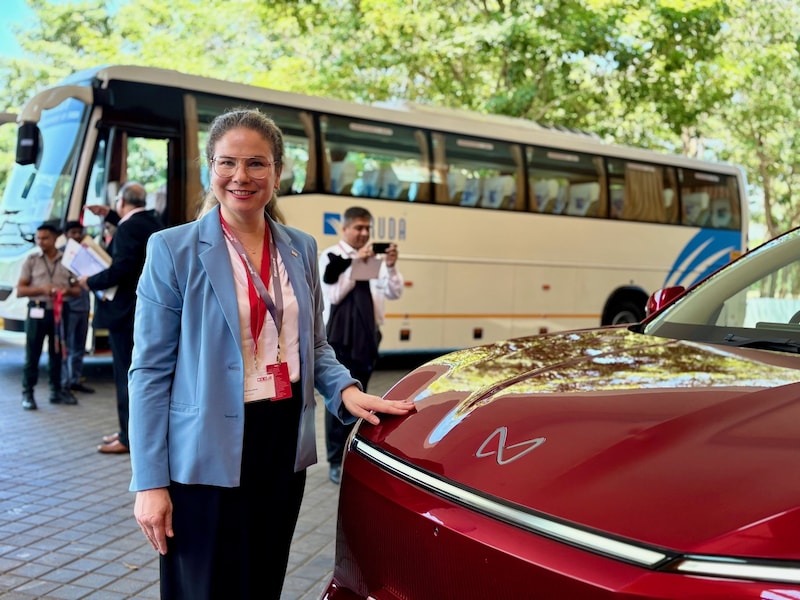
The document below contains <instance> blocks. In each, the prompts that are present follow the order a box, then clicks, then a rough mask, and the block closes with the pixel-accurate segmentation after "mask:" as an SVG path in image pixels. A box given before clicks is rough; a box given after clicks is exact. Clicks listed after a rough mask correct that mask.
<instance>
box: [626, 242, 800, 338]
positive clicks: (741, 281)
mask: <svg viewBox="0 0 800 600" xmlns="http://www.w3.org/2000/svg"><path fill="white" fill-rule="evenodd" d="M640 329H641V330H642V331H643V332H644V333H647V334H651V335H657V336H661V337H667V338H675V339H684V340H692V341H698V342H714V343H721V344H727V345H735V346H743V347H750V348H762V349H767V350H777V351H782V352H800V230H794V231H792V232H789V233H787V234H784V235H783V236H780V237H778V238H775V239H774V240H771V241H769V242H767V243H766V244H764V245H763V246H760V247H759V248H757V249H755V250H753V251H751V252H749V253H747V254H746V255H745V256H743V257H741V258H740V259H739V260H737V261H735V262H734V263H732V264H730V265H728V266H727V267H725V268H723V269H722V270H720V271H718V272H717V273H716V274H714V275H712V276H711V277H709V278H708V279H706V280H705V281H703V282H701V283H700V284H698V285H697V286H695V287H694V288H692V289H690V290H689V291H688V292H687V293H686V294H685V295H684V296H682V297H681V298H679V299H678V300H677V301H675V302H674V303H673V304H672V305H670V306H669V307H667V308H666V309H665V310H664V311H663V312H661V313H659V314H657V315H656V316H655V317H654V318H653V319H652V320H650V321H648V322H646V323H645V324H644V325H643V326H641V327H640Z"/></svg>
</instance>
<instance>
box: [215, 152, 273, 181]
mask: <svg viewBox="0 0 800 600" xmlns="http://www.w3.org/2000/svg"><path fill="white" fill-rule="evenodd" d="M240 161H241V162H243V163H244V170H245V172H246V173H247V175H248V176H249V177H252V178H253V179H264V177H266V176H267V175H269V170H270V169H271V168H272V167H273V165H278V164H280V162H281V161H279V160H273V161H272V162H270V161H268V160H264V159H263V158H260V157H258V156H249V157H245V158H235V157H233V156H215V157H214V158H212V159H211V167H212V168H213V169H214V173H216V174H217V175H219V176H220V177H233V175H234V173H236V171H237V169H238V168H239V162H240Z"/></svg>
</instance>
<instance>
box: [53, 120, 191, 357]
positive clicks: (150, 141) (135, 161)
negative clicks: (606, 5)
mask: <svg viewBox="0 0 800 600" xmlns="http://www.w3.org/2000/svg"><path fill="white" fill-rule="evenodd" d="M178 142H179V138H178V136H177V134H176V133H175V132H169V131H164V130H163V129H162V130H147V129H142V128H131V127H122V126H111V127H107V126H102V125H101V126H100V127H99V132H98V136H97V146H96V149H95V153H94V160H93V162H92V166H91V170H90V172H89V173H88V176H87V177H86V182H87V184H86V190H85V194H84V202H83V203H82V204H77V203H73V205H72V206H70V211H69V214H68V217H67V218H68V220H73V219H74V220H81V222H82V223H83V225H84V228H85V230H86V234H87V235H90V236H92V237H93V238H94V240H95V241H96V242H97V243H98V244H100V245H101V246H102V247H107V246H108V244H109V243H110V242H111V239H112V238H113V235H114V229H115V228H114V226H113V225H111V224H110V223H106V222H105V219H103V218H102V217H99V216H96V215H94V214H93V213H92V212H91V211H89V210H85V206H88V205H92V204H100V205H104V206H108V207H109V208H111V209H113V208H114V206H115V202H116V197H117V194H118V193H119V190H120V188H121V186H122V185H123V184H124V183H126V182H129V181H138V182H140V183H141V184H142V185H144V187H145V189H146V190H147V209H148V210H153V211H155V212H156V213H157V214H158V215H159V217H160V218H161V219H162V221H163V222H164V225H165V226H166V225H169V224H171V222H172V219H171V215H174V214H175V213H176V211H175V210H174V209H173V210H171V209H170V207H169V203H168V198H169V197H170V191H171V189H174V188H176V185H177V184H176V183H175V182H177V181H179V180H180V174H179V171H180V163H181V162H182V161H180V160H178V156H179V155H180V154H181V153H180V151H179V150H176V148H178V147H179V146H180V144H179V143H178ZM178 197H180V196H178ZM178 204H180V203H178ZM179 208H180V207H179ZM97 301H98V300H97V298H96V296H95V295H94V294H93V295H92V311H94V306H95V302H97ZM90 325H91V322H90ZM86 344H87V350H88V351H89V352H102V351H106V350H108V332H107V331H106V330H96V331H95V330H93V329H90V335H89V336H88V337H87V342H86Z"/></svg>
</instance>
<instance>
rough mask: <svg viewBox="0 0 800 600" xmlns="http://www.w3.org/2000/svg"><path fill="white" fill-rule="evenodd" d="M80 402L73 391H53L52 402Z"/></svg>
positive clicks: (70, 403)
mask: <svg viewBox="0 0 800 600" xmlns="http://www.w3.org/2000/svg"><path fill="white" fill-rule="evenodd" d="M77 403H78V399H77V398H76V397H75V396H73V395H72V393H71V392H69V391H67V390H61V391H60V392H51V394H50V404H68V405H75V404H77Z"/></svg>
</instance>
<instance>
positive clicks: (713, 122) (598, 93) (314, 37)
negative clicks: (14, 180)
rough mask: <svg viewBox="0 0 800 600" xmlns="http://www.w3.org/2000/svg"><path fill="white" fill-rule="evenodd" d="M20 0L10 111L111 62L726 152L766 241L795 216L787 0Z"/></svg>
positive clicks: (7, 82) (794, 24) (792, 20)
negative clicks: (752, 200)
mask: <svg viewBox="0 0 800 600" xmlns="http://www.w3.org/2000/svg"><path fill="white" fill-rule="evenodd" d="M27 2H28V4H29V6H30V7H31V8H32V10H33V12H34V13H35V15H36V17H35V19H34V23H33V26H32V27H30V28H26V30H25V31H24V32H23V31H19V32H18V40H19V43H20V44H21V46H22V48H23V49H24V55H23V56H22V57H21V58H13V59H8V58H6V59H0V80H1V81H2V82H3V84H4V89H5V90H6V91H5V94H4V95H3V96H2V104H4V106H3V107H0V108H2V109H5V110H19V108H20V107H21V106H22V104H23V103H24V101H25V99H27V98H28V97H30V96H31V95H32V93H34V92H35V91H37V90H38V89H41V88H42V87H43V86H45V85H49V84H52V83H54V82H56V81H58V80H59V79H61V78H63V77H64V76H66V75H67V74H69V73H70V72H72V71H74V70H77V69H82V68H86V67H91V66H96V65H98V64H108V63H121V64H139V65H151V66H159V67H163V68H170V69H176V70H179V71H183V72H187V73H193V74H199V75H205V76H212V77H217V78H220V79H224V80H229V81H236V82H242V83H250V84H255V85H262V86H268V87H273V88H277V89H284V90H291V91H298V92H302V93H307V94H313V95H322V96H330V97H336V98H343V99H348V100H355V101H360V102H375V101H385V100H397V99H403V100H411V101H415V102H420V103H429V104H434V105H439V106H448V107H453V108H461V109H468V110H473V111H481V112H492V113H499V114H506V115H511V116H517V117H523V118H527V119H533V120H536V121H539V122H544V123H550V124H555V125H560V126H565V127H573V128H580V129H584V130H589V131H592V132H595V133H597V134H598V135H601V136H602V137H604V138H605V139H607V140H608V141H613V142H618V143H625V144H631V145H639V146H644V147H649V148H656V149H661V150H664V151H668V152H680V153H683V154H686V155H690V156H698V157H701V158H722V159H726V160H732V161H734V162H737V163H739V164H741V165H743V166H744V168H745V169H746V171H747V175H748V178H749V180H750V181H751V183H753V184H754V193H755V194H757V195H758V197H760V198H762V206H763V213H764V220H765V223H766V224H767V227H768V231H769V234H770V235H774V234H776V233H778V232H779V231H781V230H783V229H786V228H788V227H790V226H792V225H796V224H800V210H798V209H797V208H796V205H797V199H796V195H797V192H796V190H798V186H799V184H800V179H798V177H800V174H799V173H798V159H800V149H798V147H797V144H796V142H795V140H794V136H793V135H792V134H793V132H794V131H796V129H797V127H796V126H797V124H798V121H799V120H800V109H798V108H797V107H796V106H795V104H796V103H795V102H794V101H793V99H794V98H796V97H797V91H798V90H797V89H796V88H797V87H798V86H800V77H798V75H800V74H799V73H798V65H800V61H798V36H797V34H796V33H795V32H797V31H798V29H800V28H798V25H800V14H798V8H797V6H796V5H795V3H794V1H793V0H765V1H764V2H760V3H754V2H749V1H747V0H538V1H537V0H206V1H205V2H202V3H200V2H196V0H173V1H172V2H169V3H164V2H161V1H160V0H137V1H133V0H118V1H117V2H114V3H100V2H97V1H89V0H81V1H73V2H65V1H58V2H55V1H53V0H27ZM4 168H7V165H5V164H4V165H0V172H2V170H3V169H4ZM1 178H2V177H1V176H0V179H1Z"/></svg>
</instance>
